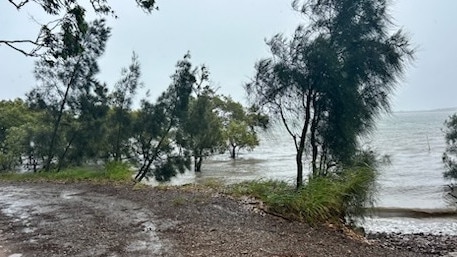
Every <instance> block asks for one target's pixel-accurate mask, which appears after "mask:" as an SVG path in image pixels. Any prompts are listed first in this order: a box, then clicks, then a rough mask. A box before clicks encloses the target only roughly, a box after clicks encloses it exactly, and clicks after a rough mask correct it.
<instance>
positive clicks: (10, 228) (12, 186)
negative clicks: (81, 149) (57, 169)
mask: <svg viewBox="0 0 457 257" xmlns="http://www.w3.org/2000/svg"><path fill="white" fill-rule="evenodd" d="M255 206H256V203H252V202H251V199H249V198H248V199H245V200H242V199H233V198H231V197H229V196H226V195H224V194H221V193H220V192H218V190H209V189H199V188H198V187H197V188H194V187H192V186H191V187H187V188H186V187H183V188H169V189H160V188H140V189H132V187H131V186H128V185H123V186H112V185H93V184H90V183H72V184H58V183H26V182H22V183H18V182H2V181H0V257H38V256H39V257H41V256H43V257H61V256H76V257H82V256H97V257H124V256H126V257H127V256H128V257H146V256H166V257H168V256H173V257H175V256H178V257H179V256H192V257H193V256H208V257H209V256H211V257H212V256H220V257H225V256H227V257H229V256H257V257H264V256H271V257H273V256H276V257H285V256H288V257H292V256H297V257H298V256H301V257H303V256H313V257H332V256H334V257H341V256H348V257H349V256H350V257H353V256H372V257H381V256H396V257H410V256H414V257H417V256H429V255H427V254H421V253H418V252H411V251H404V249H393V248H390V247H389V248H385V247H380V246H376V245H373V244H368V243H366V242H364V241H363V240H360V239H354V238H350V237H348V236H347V235H345V234H344V233H343V232H342V231H341V230H340V229H338V228H335V227H333V228H330V227H326V226H321V227H310V226H309V225H307V224H305V223H300V222H295V221H288V220H285V219H282V218H279V217H276V216H273V215H269V214H266V213H264V212H262V211H261V210H259V209H256V207H255Z"/></svg>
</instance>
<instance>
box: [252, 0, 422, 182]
mask: <svg viewBox="0 0 457 257" xmlns="http://www.w3.org/2000/svg"><path fill="white" fill-rule="evenodd" d="M387 3H388V1H387V0H309V1H294V2H293V7H294V8H295V9H296V10H298V11H300V12H301V13H302V14H304V15H305V17H307V21H309V22H310V23H309V24H308V25H307V26H298V27H297V29H296V30H295V33H294V35H293V36H292V38H290V39H288V38H286V37H284V36H283V35H280V34H278V35H275V36H274V37H273V38H271V39H270V40H269V41H268V42H267V44H268V46H269V47H270V51H271V54H272V57H270V58H266V59H263V60H261V61H259V62H258V63H257V64H256V66H255V67H256V75H255V78H254V79H253V81H252V82H251V83H248V84H247V85H246V90H247V92H248V95H249V97H250V99H251V100H252V101H253V102H254V103H256V104H257V105H259V106H261V107H262V108H264V110H266V111H267V112H268V113H269V114H270V115H272V116H273V117H274V118H277V120H278V121H279V122H280V123H281V124H282V125H284V127H285V128H286V130H287V132H288V133H289V134H290V136H291V137H292V138H293V141H294V145H295V149H296V164H297V187H298V188H299V187H301V186H302V185H303V167H304V163H303V161H304V159H305V158H309V160H310V166H311V168H312V177H320V176H327V175H329V173H330V172H331V171H332V170H335V168H337V167H342V166H343V165H344V164H346V163H350V162H351V160H352V158H353V157H354V155H355V154H356V153H357V150H358V149H359V146H358V137H359V136H361V135H364V134H366V133H368V132H370V131H371V129H372V128H373V126H374V120H375V118H376V117H377V115H378V114H379V113H380V112H381V111H388V110H389V103H390V96H391V95H392V92H393V90H394V89H395V86H396V84H397V82H398V80H399V78H400V77H401V75H402V74H403V73H404V70H405V66H406V64H407V61H409V60H412V58H413V55H414V49H413V48H412V47H411V46H410V43H409V40H408V38H407V36H406V35H405V33H404V32H402V31H401V30H398V31H396V32H394V33H390V31H392V25H393V24H392V22H391V20H390V17H389V15H388V12H387V8H388V4H387Z"/></svg>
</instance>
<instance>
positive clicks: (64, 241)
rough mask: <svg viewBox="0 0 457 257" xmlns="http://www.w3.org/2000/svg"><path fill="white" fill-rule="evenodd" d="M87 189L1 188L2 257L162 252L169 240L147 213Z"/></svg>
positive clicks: (157, 254) (156, 254)
mask: <svg viewBox="0 0 457 257" xmlns="http://www.w3.org/2000/svg"><path fill="white" fill-rule="evenodd" d="M88 190H90V188H84V187H83V189H77V188H74V187H73V186H65V185H61V186H48V187H46V186H41V185H27V186H18V185H10V186H5V185H4V186H1V187H0V210H1V212H0V213H1V214H0V225H1V227H0V245H1V246H2V247H1V248H0V256H11V257H19V256H22V257H26V256H160V255H162V253H163V252H164V251H165V250H166V248H167V247H168V246H167V242H166V241H165V240H161V239H160V238H159V237H158V236H157V233H156V229H157V222H158V220H157V219H156V218H155V217H154V215H153V214H152V213H151V212H150V211H148V210H146V209H144V208H143V207H141V206H139V205H137V204H136V203H134V202H132V201H128V200H124V199H119V198H116V197H115V196H112V195H109V194H108V195H107V194H100V193H97V192H91V191H88ZM2 252H3V253H2Z"/></svg>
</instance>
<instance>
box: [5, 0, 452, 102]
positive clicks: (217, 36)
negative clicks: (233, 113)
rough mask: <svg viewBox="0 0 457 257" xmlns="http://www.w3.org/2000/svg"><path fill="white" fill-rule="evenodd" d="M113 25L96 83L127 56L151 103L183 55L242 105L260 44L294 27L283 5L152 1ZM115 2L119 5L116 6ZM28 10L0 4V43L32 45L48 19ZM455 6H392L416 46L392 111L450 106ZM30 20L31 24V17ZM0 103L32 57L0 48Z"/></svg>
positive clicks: (127, 6)
mask: <svg viewBox="0 0 457 257" xmlns="http://www.w3.org/2000/svg"><path fill="white" fill-rule="evenodd" d="M111 2H113V3H114V2H116V4H115V5H114V6H113V7H114V9H115V10H116V12H117V14H118V16H119V19H117V20H115V19H109V23H108V24H109V26H110V27H112V36H111V38H110V40H109V41H108V47H107V50H106V53H105V55H104V56H103V57H102V59H101V60H100V62H99V64H100V68H101V73H100V75H99V79H100V80H101V81H104V82H107V83H108V85H113V84H114V83H115V82H116V81H117V79H118V78H119V76H120V70H121V68H122V67H125V66H127V65H129V63H130V57H131V54H132V52H133V51H135V52H136V53H137V54H138V55H139V59H140V62H141V65H142V72H143V76H142V81H143V82H144V85H145V87H144V89H143V90H142V91H141V92H140V95H139V96H138V97H137V98H138V99H140V98H142V97H144V92H145V91H146V90H147V89H149V90H150V91H151V93H152V97H156V96H158V95H159V94H160V93H161V92H162V91H163V90H164V89H165V88H166V87H167V86H168V84H169V83H170V79H169V76H170V75H171V74H172V73H173V72H174V68H175V67H174V65H175V64H176V62H177V61H178V60H179V59H180V58H182V57H183V56H184V54H185V53H186V52H187V51H190V52H191V55H192V62H193V64H194V65H200V64H206V65H207V66H208V67H209V69H210V72H211V80H212V83H213V84H214V86H216V87H218V88H219V91H218V92H219V93H222V94H225V95H231V96H232V97H233V98H235V99H236V100H239V101H244V99H245V93H244V90H243V88H242V85H243V83H245V82H247V81H249V78H250V77H252V76H253V74H254V68H253V67H254V64H255V62H256V61H257V60H259V59H261V58H263V57H268V56H269V52H268V48H267V47H266V45H265V39H266V38H270V37H271V36H273V35H274V34H276V33H284V34H286V35H290V34H291V33H292V32H293V31H294V29H295V27H296V26H297V25H298V24H299V23H301V22H302V21H303V20H302V17H301V16H300V15H299V14H298V13H296V12H294V11H293V10H292V8H291V7H290V1H288V0H217V1H215V0H193V1H183V0H159V1H158V5H159V7H160V11H158V12H154V13H152V14H151V15H147V14H145V13H143V12H142V11H141V10H140V9H138V8H136V7H135V4H134V1H133V0H128V1H111ZM120 2H122V3H120ZM32 5H33V3H32V4H30V7H29V8H27V9H25V10H22V11H20V12H17V11H16V10H15V9H14V8H13V7H12V6H11V4H9V3H8V2H7V1H1V2H0V10H1V11H0V12H1V15H0V24H2V25H1V27H0V39H24V38H33V37H35V36H36V34H37V33H38V29H39V26H38V25H37V23H36V22H35V21H34V19H35V20H38V21H41V22H45V21H49V17H47V18H46V16H43V15H42V14H41V12H36V8H32ZM456 10H457V1H456V0H434V1H432V0H393V1H392V6H391V14H392V16H393V18H394V19H395V22H396V24H397V25H398V27H399V28H403V29H404V30H405V31H407V32H408V33H409V35H410V37H411V41H412V42H413V44H414V45H415V46H417V49H418V51H417V59H416V61H415V62H414V64H413V65H411V66H410V67H409V69H408V70H407V73H406V74H405V76H404V79H403V81H402V82H401V84H400V85H399V87H398V90H397V91H396V93H395V97H394V98H393V107H394V110H396V111H406V110H429V109H438V108H448V107H457V100H456V96H457V82H456V81H457V65H456V60H457V18H455V11H456ZM32 17H33V18H32ZM0 57H1V63H2V66H1V69H0V99H14V98H16V97H24V95H25V93H26V92H27V91H29V90H30V89H31V88H32V87H33V86H34V85H35V82H34V77H33V68H34V66H33V62H34V60H33V58H30V57H24V56H23V55H21V54H20V53H18V52H15V51H13V50H11V49H10V48H7V47H5V46H0Z"/></svg>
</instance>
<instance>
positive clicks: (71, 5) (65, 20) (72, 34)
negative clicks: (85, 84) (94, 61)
mask: <svg viewBox="0 0 457 257" xmlns="http://www.w3.org/2000/svg"><path fill="white" fill-rule="evenodd" d="M8 2H9V3H10V4H11V5H12V7H13V8H15V9H16V11H21V10H22V9H23V8H24V6H26V5H31V3H32V2H33V4H37V5H39V6H40V7H41V8H42V9H43V11H44V13H45V14H47V15H49V16H50V17H52V21H50V22H49V23H47V24H43V25H42V26H41V29H40V31H39V33H38V36H37V37H36V38H35V39H13V40H9V39H0V45H2V44H3V45H6V46H8V47H10V48H12V49H13V50H16V51H18V52H20V53H22V54H24V55H25V56H42V55H46V56H47V58H48V60H49V61H53V60H54V59H56V58H64V59H66V58H68V57H74V56H77V55H79V54H81V53H82V52H83V51H85V46H84V44H85V43H84V41H85V39H84V37H85V35H86V34H87V31H88V29H89V26H88V23H87V21H86V9H85V7H84V6H87V5H89V8H91V9H92V10H93V11H94V12H95V13H96V14H98V15H105V16H106V15H113V16H114V17H116V14H115V12H114V10H113V8H112V7H111V6H110V4H109V1H108V0H90V1H88V2H86V3H84V2H83V1H77V0H66V1H59V0H41V1H28V0H20V1H15V0H10V1H8ZM81 2H83V3H81ZM135 2H136V4H137V5H138V7H139V8H141V9H142V10H144V11H145V12H147V13H151V12H152V11H153V10H156V9H158V8H157V5H156V1H155V0H135ZM61 39H63V40H61Z"/></svg>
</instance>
